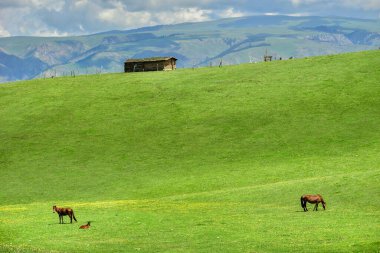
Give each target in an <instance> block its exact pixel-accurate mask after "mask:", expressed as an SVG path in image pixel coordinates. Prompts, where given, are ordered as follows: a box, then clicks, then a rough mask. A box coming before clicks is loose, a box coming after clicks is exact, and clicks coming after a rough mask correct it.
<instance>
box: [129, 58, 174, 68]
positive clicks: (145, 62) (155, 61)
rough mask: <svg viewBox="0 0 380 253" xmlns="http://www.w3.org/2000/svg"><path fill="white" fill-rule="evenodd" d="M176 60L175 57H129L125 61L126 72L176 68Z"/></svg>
mask: <svg viewBox="0 0 380 253" xmlns="http://www.w3.org/2000/svg"><path fill="white" fill-rule="evenodd" d="M176 62H177V59H176V58H174V57H153V58H142V59H128V60H126V61H125V62H124V72H141V71H163V70H175V69H176V68H177V67H176Z"/></svg>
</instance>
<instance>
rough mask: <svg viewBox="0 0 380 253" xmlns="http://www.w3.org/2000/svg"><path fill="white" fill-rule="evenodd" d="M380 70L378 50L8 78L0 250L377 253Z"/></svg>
mask: <svg viewBox="0 0 380 253" xmlns="http://www.w3.org/2000/svg"><path fill="white" fill-rule="evenodd" d="M379 76H380V50H378V51H367V52H361V53H353V54H343V55H334V56H324V57H315V58H306V59H297V60H288V61H276V62H270V63H260V64H246V65H238V66H229V67H223V68H199V69H194V70H192V69H183V70H177V71H173V72H151V73H132V74H124V73H120V74H108V75H93V76H80V77H76V78H72V77H66V78H55V79H45V80H32V81H27V82H17V83H12V84H1V85H0V126H1V127H0V143H1V145H0V173H1V174H0V185H1V191H0V251H1V252H2V251H5V252H304V251H305V252H306V251H307V252H310V251H312V252H347V251H353V252H376V251H378V250H379V249H380V241H379V238H380V230H379V222H380V211H379V210H380V209H379V208H380V204H379V203H380V197H379V193H380V187H379V185H380V184H379V183H380V167H379V164H380V156H379V152H380V142H379V140H380V131H379V126H380V117H379V116H380V85H379ZM304 193H320V194H322V195H323V196H324V197H325V199H326V202H327V210H326V211H320V212H311V211H310V212H307V213H304V212H303V211H302V209H301V207H300V203H299V202H300V201H299V198H300V196H301V195H302V194H304ZM54 204H56V205H58V206H71V207H72V208H73V209H74V210H75V215H76V217H77V219H78V221H79V223H78V224H74V225H59V224H58V217H57V214H53V213H52V211H51V206H52V205H54ZM309 209H310V210H311V209H312V208H309ZM88 220H91V221H93V225H92V227H91V229H90V230H87V231H82V230H79V229H78V225H81V224H85V223H86V222H87V221H88ZM67 221H68V220H67V217H66V222H67Z"/></svg>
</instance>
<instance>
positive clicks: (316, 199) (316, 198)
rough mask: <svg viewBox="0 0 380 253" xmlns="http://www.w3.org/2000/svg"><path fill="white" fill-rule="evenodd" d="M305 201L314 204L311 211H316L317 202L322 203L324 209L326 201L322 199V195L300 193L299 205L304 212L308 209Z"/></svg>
mask: <svg viewBox="0 0 380 253" xmlns="http://www.w3.org/2000/svg"><path fill="white" fill-rule="evenodd" d="M307 202H309V203H311V204H315V206H314V209H313V211H318V204H319V203H322V206H323V210H326V202H325V201H324V200H323V198H322V196H321V195H319V194H317V195H311V194H307V195H302V196H301V207H302V208H303V210H304V212H306V211H309V210H307V207H306V204H307Z"/></svg>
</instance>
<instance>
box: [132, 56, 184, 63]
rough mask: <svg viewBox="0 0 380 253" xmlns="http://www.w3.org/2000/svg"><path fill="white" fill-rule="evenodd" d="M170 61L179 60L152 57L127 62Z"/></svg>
mask: <svg viewBox="0 0 380 253" xmlns="http://www.w3.org/2000/svg"><path fill="white" fill-rule="evenodd" d="M170 59H174V60H177V59H176V58H174V57H151V58H140V59H128V60H126V61H125V62H156V61H167V60H170Z"/></svg>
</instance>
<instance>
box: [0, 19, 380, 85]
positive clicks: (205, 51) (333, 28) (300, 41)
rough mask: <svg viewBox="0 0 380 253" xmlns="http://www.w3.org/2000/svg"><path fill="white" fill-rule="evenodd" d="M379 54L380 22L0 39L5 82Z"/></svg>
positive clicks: (261, 23) (271, 22)
mask: <svg viewBox="0 0 380 253" xmlns="http://www.w3.org/2000/svg"><path fill="white" fill-rule="evenodd" d="M379 47H380V21H379V20H361V19H349V18H337V17H290V16H252V17H241V18H231V19H222V20H217V21H208V22H201V23H183V24H177V25H160V26H153V27H144V28H139V29H133V30H128V31H108V32H103V33H98V34H93V35H86V36H74V37H54V38H53V37H49V38H42V37H7V38H0V81H12V80H19V79H30V78H35V77H44V76H51V75H58V76H61V75H69V74H71V73H73V72H75V73H76V74H86V73H88V74H90V73H99V72H121V71H123V62H124V61H125V60H126V59H128V58H140V57H153V56H174V57H176V58H178V59H179V60H178V67H180V68H183V67H194V66H195V67H197V66H206V65H213V66H216V65H218V64H219V62H220V61H221V60H222V61H223V64H239V63H243V62H256V61H262V59H263V55H264V54H265V52H266V51H267V52H268V54H271V55H273V56H274V58H276V59H279V58H280V57H281V58H282V59H287V58H289V57H305V56H313V55H323V54H335V53H342V52H352V51H360V50H367V49H374V48H379Z"/></svg>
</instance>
